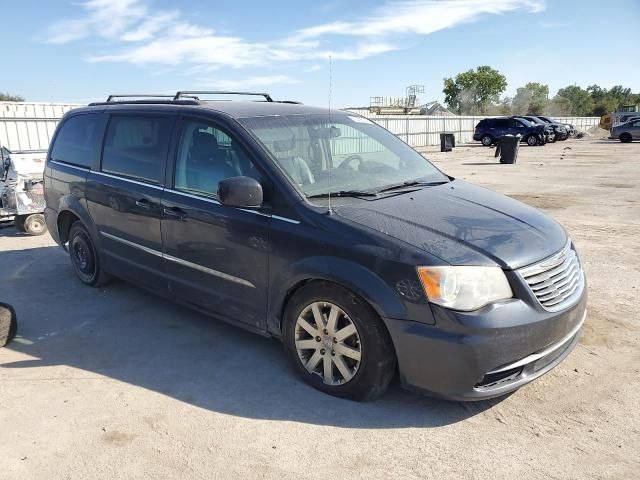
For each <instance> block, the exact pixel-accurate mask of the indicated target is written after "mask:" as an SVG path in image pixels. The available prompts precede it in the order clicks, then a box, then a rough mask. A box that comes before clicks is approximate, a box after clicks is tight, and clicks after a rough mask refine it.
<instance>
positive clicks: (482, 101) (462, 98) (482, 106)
mask: <svg viewBox="0 0 640 480" xmlns="http://www.w3.org/2000/svg"><path fill="white" fill-rule="evenodd" d="M506 88H507V79H506V77H505V76H504V75H502V74H501V73H500V72H499V71H498V70H495V69H493V68H491V67H489V66H487V65H484V66H480V67H478V68H476V69H475V70H473V69H471V70H468V71H466V72H462V73H459V74H458V75H456V77H455V79H454V78H445V79H444V88H443V90H442V92H443V93H444V95H445V102H446V104H447V106H448V107H449V109H450V110H452V111H454V112H456V113H458V114H478V113H479V114H485V113H486V112H487V110H488V109H489V107H490V106H491V105H492V104H495V103H497V102H498V101H499V100H500V94H501V93H502V92H504V90H505V89H506Z"/></svg>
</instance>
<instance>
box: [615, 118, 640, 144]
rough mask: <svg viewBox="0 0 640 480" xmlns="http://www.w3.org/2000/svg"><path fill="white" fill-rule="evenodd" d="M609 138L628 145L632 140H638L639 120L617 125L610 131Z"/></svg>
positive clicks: (639, 131)
mask: <svg viewBox="0 0 640 480" xmlns="http://www.w3.org/2000/svg"><path fill="white" fill-rule="evenodd" d="M611 138H617V139H619V140H620V141H621V142H622V143H630V142H632V141H633V140H640V119H637V120H631V121H629V122H626V123H623V124H622V125H617V126H615V127H613V128H612V129H611Z"/></svg>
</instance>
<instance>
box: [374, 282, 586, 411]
mask: <svg viewBox="0 0 640 480" xmlns="http://www.w3.org/2000/svg"><path fill="white" fill-rule="evenodd" d="M586 303H587V295H586V286H585V288H584V289H583V291H582V293H581V295H580V297H579V298H578V300H577V301H576V303H575V304H573V305H572V306H571V307H569V308H567V309H565V310H563V311H561V312H548V311H545V310H544V309H543V308H542V307H540V306H539V305H536V304H534V303H533V302H529V301H527V300H519V299H513V300H509V301H507V302H503V303H499V304H494V305H489V306H487V307H484V308H482V309H480V310H478V311H476V312H454V311H451V310H447V309H444V308H441V307H437V306H432V307H431V308H432V310H433V313H434V317H435V325H427V324H423V323H418V322H412V321H406V320H397V319H388V318H387V319H384V321H385V324H386V325H387V328H388V330H389V332H390V334H391V338H392V340H393V342H394V346H395V350H396V355H397V357H398V365H399V370H400V379H401V381H402V384H403V386H405V387H407V388H409V389H413V390H419V391H421V392H423V393H427V394H430V395H434V396H438V397H443V398H447V399H451V400H483V399H487V398H492V397H497V396H500V395H504V394H506V393H509V392H511V391H513V390H516V389H517V388H519V387H521V386H522V385H525V384H526V383H528V382H530V381H532V380H534V379H536V378H538V377H540V376H541V375H544V374H545V373H546V372H548V371H549V370H551V369H552V368H553V367H555V366H556V365H558V364H559V363H560V362H561V361H562V360H563V359H564V358H566V357H567V356H568V355H569V353H571V351H572V350H573V348H574V347H575V346H576V345H577V343H578V340H579V337H580V334H581V331H582V325H583V322H584V320H585V317H586Z"/></svg>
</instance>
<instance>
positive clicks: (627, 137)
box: [620, 133, 633, 143]
mask: <svg viewBox="0 0 640 480" xmlns="http://www.w3.org/2000/svg"><path fill="white" fill-rule="evenodd" d="M632 140H633V137H632V136H631V134H630V133H623V134H622V135H620V141H621V142H622V143H631V141H632Z"/></svg>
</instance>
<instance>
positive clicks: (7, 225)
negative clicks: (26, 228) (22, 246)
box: [0, 222, 31, 238]
mask: <svg viewBox="0 0 640 480" xmlns="http://www.w3.org/2000/svg"><path fill="white" fill-rule="evenodd" d="M30 236H31V235H28V234H26V233H22V232H19V231H17V230H16V229H15V227H14V226H13V222H4V223H0V237H11V238H18V237H30Z"/></svg>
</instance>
